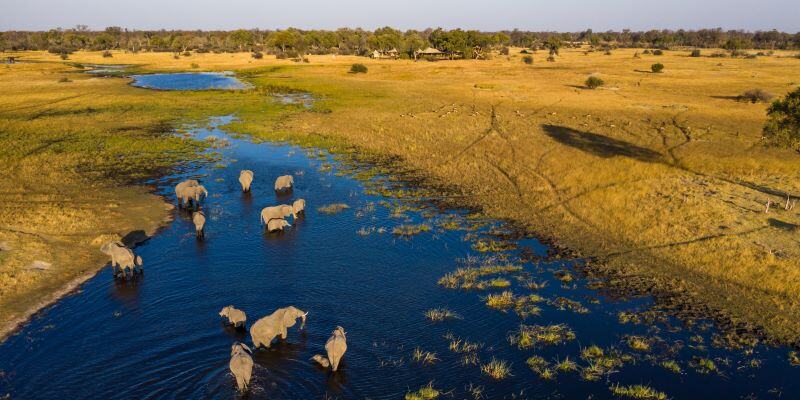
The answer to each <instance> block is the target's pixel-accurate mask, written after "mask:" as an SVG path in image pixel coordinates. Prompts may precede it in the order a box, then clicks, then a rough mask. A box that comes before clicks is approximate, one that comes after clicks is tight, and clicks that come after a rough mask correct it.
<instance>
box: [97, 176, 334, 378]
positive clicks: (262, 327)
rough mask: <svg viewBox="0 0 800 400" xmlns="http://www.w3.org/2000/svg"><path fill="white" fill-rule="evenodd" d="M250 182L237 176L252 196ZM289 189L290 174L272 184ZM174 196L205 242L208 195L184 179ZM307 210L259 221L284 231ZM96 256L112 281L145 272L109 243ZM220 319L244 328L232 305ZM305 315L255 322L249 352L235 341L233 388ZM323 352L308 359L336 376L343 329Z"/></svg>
mask: <svg viewBox="0 0 800 400" xmlns="http://www.w3.org/2000/svg"><path fill="white" fill-rule="evenodd" d="M253 178H254V174H253V171H250V170H243V171H241V172H240V173H239V183H240V184H241V186H242V191H243V192H249V191H250V189H251V186H252V184H253ZM293 185H294V177H292V176H291V175H283V176H280V177H278V178H277V179H276V180H275V192H276V193H285V192H290V191H291V190H292V187H293ZM175 197H176V198H177V201H178V208H186V209H191V210H193V212H192V222H193V223H194V225H195V234H196V235H197V237H198V238H203V237H204V236H205V223H206V217H205V213H204V212H203V210H202V209H200V201H201V200H202V199H203V198H204V197H208V190H206V188H205V187H203V185H201V184H200V182H198V181H197V180H195V179H188V180H185V181H183V182H180V183H178V184H177V185H176V186H175ZM305 207H306V202H305V200H303V199H297V200H295V201H294V202H293V203H292V205H288V204H281V205H276V206H270V207H265V208H264V209H263V210H261V214H260V222H261V223H262V224H265V225H266V229H267V231H268V232H275V231H282V230H283V229H284V228H285V227H290V226H291V225H290V224H289V223H288V222H287V221H286V217H288V216H290V215H291V216H292V219H293V221H296V220H297V218H298V216H300V215H302V214H304V212H305ZM100 251H101V252H103V253H104V254H106V255H108V256H109V257H111V266H112V269H113V272H114V276H115V277H120V278H127V276H128V274H127V273H128V271H130V273H131V276H135V275H136V272H137V269H138V271H139V272H143V269H142V258H141V257H139V256H136V255H135V254H134V253H133V251H132V250H131V249H129V248H128V247H126V246H125V245H124V244H122V243H121V242H118V241H114V242H110V243H107V244H105V245H103V246H102V247H101V248H100ZM219 315H220V317H224V318H225V319H226V321H225V322H226V323H227V324H229V325H232V326H233V327H235V328H237V329H244V328H245V326H246V324H247V315H246V314H245V312H244V311H242V310H238V309H236V308H234V307H233V306H232V305H231V306H227V307H224V308H223V309H222V310H221V311H220V312H219ZM307 316H308V312H303V311H302V310H300V309H298V308H296V307H294V306H289V307H284V308H279V309H277V310H275V312H273V313H272V314H270V315H267V316H265V317H263V318H261V319H259V320H258V321H256V322H255V323H254V324H253V325H252V326H251V327H250V336H251V338H252V340H253V349H252V350H251V348H250V347H248V346H247V345H246V344H243V343H239V342H236V343H234V344H233V345H232V346H231V359H230V363H229V367H230V370H231V372H232V373H233V375H234V377H235V378H236V384H237V387H238V388H239V390H240V391H245V390H247V388H248V386H249V384H250V379H251V377H252V371H253V358H252V357H251V354H252V353H253V350H258V349H259V348H260V347H264V348H267V349H268V348H269V347H270V344H271V343H272V341H273V340H274V339H275V338H276V337H280V339H281V340H285V339H286V337H287V334H288V328H291V327H293V326H294V325H295V324H296V322H297V319H298V318H299V319H301V320H302V323H301V325H300V329H301V330H302V329H304V327H305V323H306V317H307ZM325 350H326V352H327V357H326V356H323V355H320V354H317V355H315V356H314V357H312V358H311V360H313V361H315V362H316V363H318V364H319V365H321V366H322V367H323V368H331V370H333V371H334V372H335V371H336V370H337V369H338V368H339V363H340V361H341V359H342V357H343V356H344V353H345V351H347V339H346V336H345V331H344V328H342V327H341V326H338V327H336V329H335V330H334V331H333V333H332V334H331V337H330V338H329V339H328V341H327V342H326V343H325Z"/></svg>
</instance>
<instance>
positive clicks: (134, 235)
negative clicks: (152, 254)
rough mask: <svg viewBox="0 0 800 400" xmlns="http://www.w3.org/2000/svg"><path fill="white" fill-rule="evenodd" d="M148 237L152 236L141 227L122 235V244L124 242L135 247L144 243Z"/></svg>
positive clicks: (130, 246) (127, 245)
mask: <svg viewBox="0 0 800 400" xmlns="http://www.w3.org/2000/svg"><path fill="white" fill-rule="evenodd" d="M147 239H150V237H149V236H147V233H145V231H143V230H141V229H139V230H135V231H130V232H128V233H127V234H126V235H125V236H123V237H122V240H121V241H122V244H124V245H125V246H126V247H129V248H133V247H134V246H136V245H137V244H139V243H142V242H144V241H145V240H147Z"/></svg>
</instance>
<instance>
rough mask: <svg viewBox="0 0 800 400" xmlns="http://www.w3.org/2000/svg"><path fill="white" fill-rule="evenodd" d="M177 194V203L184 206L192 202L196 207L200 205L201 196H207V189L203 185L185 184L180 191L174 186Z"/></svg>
mask: <svg viewBox="0 0 800 400" xmlns="http://www.w3.org/2000/svg"><path fill="white" fill-rule="evenodd" d="M176 193H177V195H178V205H179V206H180V205H181V204H183V206H184V207H186V206H188V205H189V203H192V204H193V206H194V208H195V209H196V208H197V207H198V206H199V205H200V200H201V199H202V198H203V197H208V190H206V188H205V187H204V186H203V185H195V186H186V187H183V188H181V190H180V191H178V190H177V188H176Z"/></svg>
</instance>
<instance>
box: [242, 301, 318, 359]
mask: <svg viewBox="0 0 800 400" xmlns="http://www.w3.org/2000/svg"><path fill="white" fill-rule="evenodd" d="M307 316H308V312H305V313H304V312H303V311H302V310H300V309H298V308H297V307H294V306H289V307H284V308H279V309H277V310H275V312H273V313H272V314H270V315H268V316H266V317H264V318H261V319H259V320H258V321H256V323H255V324H253V326H251V327H250V336H251V337H252V338H253V348H255V349H257V348H259V347H261V346H264V347H265V348H269V346H270V344H271V343H272V340H273V339H275V337H276V336H280V337H281V339H282V340H285V339H286V334H287V329H288V328H291V327H293V326H294V325H295V324H296V323H297V318H300V319H302V321H303V323H302V324H301V325H300V330H302V329H303V328H304V327H305V326H306V317H307Z"/></svg>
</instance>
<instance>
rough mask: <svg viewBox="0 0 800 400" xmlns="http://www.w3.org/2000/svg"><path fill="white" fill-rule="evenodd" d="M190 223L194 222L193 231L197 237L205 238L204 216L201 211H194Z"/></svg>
mask: <svg viewBox="0 0 800 400" xmlns="http://www.w3.org/2000/svg"><path fill="white" fill-rule="evenodd" d="M192 222H194V230H195V234H196V235H197V237H205V236H206V233H205V230H203V229H204V228H205V226H206V214H204V213H203V212H202V211H195V212H194V213H193V214H192Z"/></svg>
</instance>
